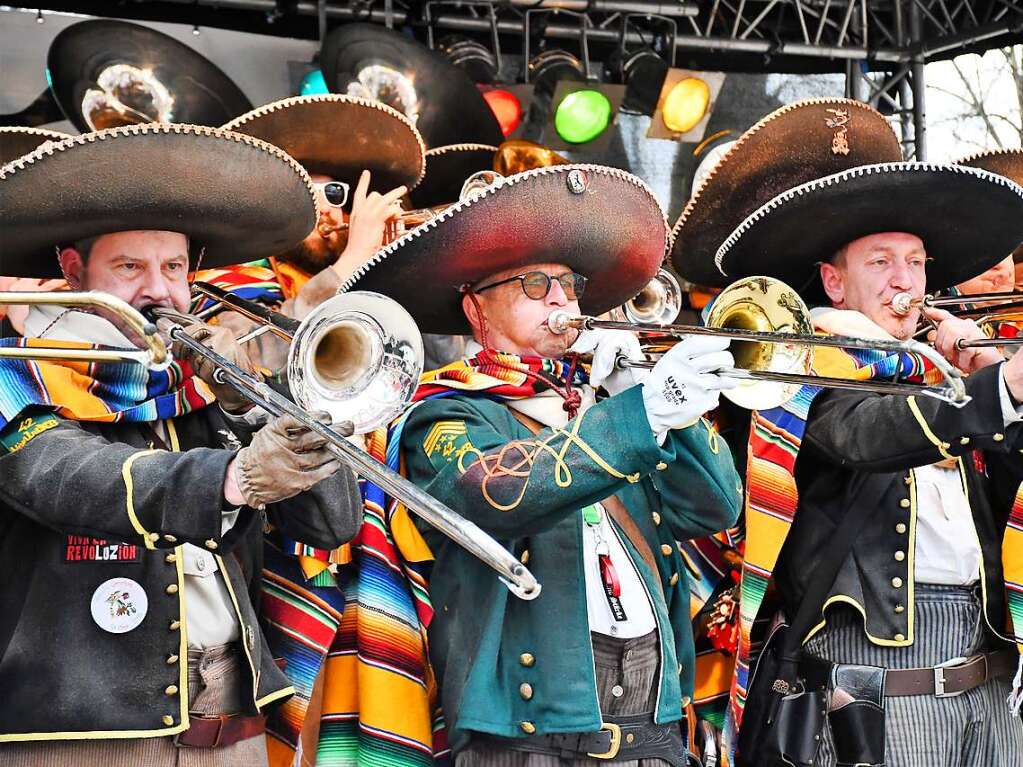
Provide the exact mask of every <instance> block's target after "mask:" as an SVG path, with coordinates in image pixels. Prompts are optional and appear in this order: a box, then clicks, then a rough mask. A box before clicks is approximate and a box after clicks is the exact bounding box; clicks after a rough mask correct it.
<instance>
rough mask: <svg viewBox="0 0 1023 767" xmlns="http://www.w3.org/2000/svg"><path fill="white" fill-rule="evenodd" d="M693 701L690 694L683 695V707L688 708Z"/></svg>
mask: <svg viewBox="0 0 1023 767" xmlns="http://www.w3.org/2000/svg"><path fill="white" fill-rule="evenodd" d="M692 702H693V699H692V698H690V697H689V696H688V695H683V696H682V708H686V707H687V706H688V705H689V704H690V703H692Z"/></svg>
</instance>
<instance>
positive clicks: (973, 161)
mask: <svg viewBox="0 0 1023 767" xmlns="http://www.w3.org/2000/svg"><path fill="white" fill-rule="evenodd" d="M956 165H965V166H966V167H968V168H980V169H981V170H986V171H989V172H991V173H997V174H998V175H999V176H1005V177H1006V178H1007V179H1009V180H1010V181H1014V182H1016V183H1017V184H1019V185H1020V186H1023V149H991V150H989V151H986V152H978V153H977V154H972V155H970V156H969V157H964V158H963V159H961V160H956ZM1013 256H1014V258H1015V261H1016V263H1020V262H1023V248H1017V249H1016V252H1015V253H1014V254H1013Z"/></svg>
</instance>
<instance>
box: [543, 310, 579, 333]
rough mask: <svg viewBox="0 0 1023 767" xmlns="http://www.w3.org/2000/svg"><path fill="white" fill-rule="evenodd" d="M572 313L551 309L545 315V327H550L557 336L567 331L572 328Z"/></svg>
mask: <svg viewBox="0 0 1023 767" xmlns="http://www.w3.org/2000/svg"><path fill="white" fill-rule="evenodd" d="M571 320H572V315H571V314H569V313H568V312H563V311H561V310H560V309H559V310H556V311H553V312H551V313H550V315H548V317H547V327H548V328H550V330H551V332H552V333H557V334H558V335H559V336H560V335H562V334H563V333H567V332H568V331H570V330H572V327H573V326H572V322H571Z"/></svg>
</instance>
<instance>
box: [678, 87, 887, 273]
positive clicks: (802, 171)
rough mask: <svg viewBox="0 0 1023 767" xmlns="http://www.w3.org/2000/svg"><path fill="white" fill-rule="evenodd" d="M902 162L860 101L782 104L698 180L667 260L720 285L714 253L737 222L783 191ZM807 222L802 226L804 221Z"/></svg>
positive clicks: (877, 116) (874, 114)
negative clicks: (860, 169)
mask: <svg viewBox="0 0 1023 767" xmlns="http://www.w3.org/2000/svg"><path fill="white" fill-rule="evenodd" d="M900 160H902V148H901V146H900V145H899V140H898V138H897V137H896V135H895V132H894V131H893V130H892V128H891V126H890V125H889V123H888V121H887V120H886V119H885V117H884V116H883V115H882V114H881V113H880V112H878V111H877V110H875V109H872V108H871V107H870V106H868V105H867V104H864V103H863V102H861V101H854V100H851V99H839V98H826V99H811V100H807V101H799V102H796V103H793V104H789V105H787V106H784V107H782V108H780V109H778V110H776V111H774V112H772V113H771V114H769V115H767V116H766V117H765V118H763V119H762V120H760V122H758V123H757V124H756V125H754V126H753V127H752V128H750V129H749V130H747V131H746V132H745V133H743V134H742V135H741V136H740V137H739V138H738V139H737V140H736V141H735V143H734V144H732V145H731V147H730V148H729V149H728V150H727V151H726V152H725V153H724V154H723V155H722V156H721V158H720V160H719V161H718V162H717V163H716V165H714V166H713V167H712V168H711V169H710V170H709V172H707V173H706V175H704V176H703V177H702V178H701V179H700V180H699V181H697V182H695V183H696V184H697V185H696V188H695V189H694V190H693V193H692V197H691V198H690V200H689V202H688V204H687V205H686V206H685V208H684V209H683V211H682V214H681V215H680V216H679V218H678V221H677V222H676V223H675V226H674V228H673V230H672V238H673V242H672V249H671V262H672V265H673V266H674V267H675V270H676V271H677V272H678V273H679V274H681V275H682V276H683V277H684V278H685V279H687V280H689V281H690V282H694V283H697V284H699V285H707V286H710V287H724V286H725V285H727V284H729V283H730V282H731V281H732V280H731V279H729V278H727V277H726V276H724V275H722V274H721V273H720V272H719V271H718V270H717V269H716V268H715V266H714V255H715V253H716V252H717V249H718V248H719V247H720V246H721V243H723V242H724V241H725V238H726V237H728V235H729V234H731V232H732V230H733V229H735V227H736V226H738V225H739V224H740V223H741V222H742V221H743V219H745V218H746V216H748V215H749V214H751V213H752V212H753V211H755V210H756V209H757V208H759V207H760V206H761V205H763V204H764V203H766V202H768V201H769V200H771V199H773V198H774V197H775V196H776V195H778V194H780V193H781V192H784V191H785V190H786V189H790V188H792V187H795V186H798V185H800V184H802V183H805V182H807V181H812V180H813V179H816V178H821V177H823V176H828V175H831V174H832V173H838V172H840V171H843V170H846V169H848V168H854V167H856V166H859V165H869V164H871V163H881V162H898V161H900ZM807 223H808V224H809V222H807Z"/></svg>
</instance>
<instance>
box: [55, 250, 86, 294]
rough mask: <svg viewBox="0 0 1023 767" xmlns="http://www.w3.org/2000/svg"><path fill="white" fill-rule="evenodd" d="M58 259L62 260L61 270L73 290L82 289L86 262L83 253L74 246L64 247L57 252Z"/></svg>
mask: <svg viewBox="0 0 1023 767" xmlns="http://www.w3.org/2000/svg"><path fill="white" fill-rule="evenodd" d="M57 261H58V262H60V270H61V271H62V272H63V273H64V279H65V280H67V284H68V287H69V288H71V290H81V289H82V285H83V284H84V282H85V262H84V261H83V260H82V254H81V253H79V252H78V251H77V250H75V249H74V248H64V249H63V250H61V251H60V253H58V254H57Z"/></svg>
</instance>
